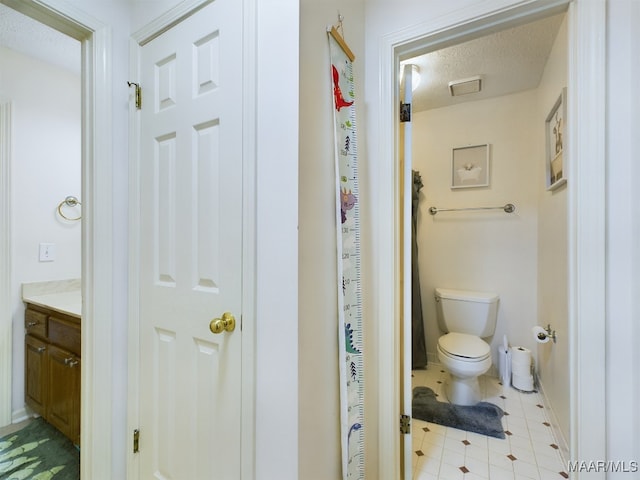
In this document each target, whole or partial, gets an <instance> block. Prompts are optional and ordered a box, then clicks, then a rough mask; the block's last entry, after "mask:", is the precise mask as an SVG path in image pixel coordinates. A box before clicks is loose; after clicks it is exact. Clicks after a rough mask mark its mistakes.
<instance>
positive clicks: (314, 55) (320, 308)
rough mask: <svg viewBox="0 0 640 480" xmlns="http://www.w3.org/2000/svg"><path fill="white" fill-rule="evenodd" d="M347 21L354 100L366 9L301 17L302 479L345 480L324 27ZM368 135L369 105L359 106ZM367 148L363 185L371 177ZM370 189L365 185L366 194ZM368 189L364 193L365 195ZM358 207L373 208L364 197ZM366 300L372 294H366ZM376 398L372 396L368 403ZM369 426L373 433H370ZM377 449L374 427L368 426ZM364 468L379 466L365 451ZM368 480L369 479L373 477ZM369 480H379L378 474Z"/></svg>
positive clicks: (332, 5)
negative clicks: (352, 56) (366, 112)
mask: <svg viewBox="0 0 640 480" xmlns="http://www.w3.org/2000/svg"><path fill="white" fill-rule="evenodd" d="M338 10H339V11H340V13H341V14H342V15H344V32H345V39H346V41H347V43H348V44H349V47H350V48H351V50H352V51H353V52H354V54H355V56H356V60H355V63H354V67H355V81H356V98H358V97H359V98H362V85H363V72H364V65H363V48H364V45H363V27H364V24H363V21H362V15H363V2H360V1H358V2H349V3H347V4H344V2H340V1H338V0H332V1H328V2H318V1H317V0H303V1H302V2H301V16H300V31H301V35H300V51H301V55H300V158H299V164H300V175H299V182H300V195H299V202H300V213H299V269H298V271H299V282H300V283H299V288H300V297H299V299H300V302H299V309H298V314H299V336H298V342H299V345H300V360H299V369H300V371H299V379H300V385H299V399H300V414H299V435H300V468H299V474H298V478H301V479H302V478H304V479H308V480H325V479H337V478H341V471H342V469H341V457H340V452H341V450H340V410H339V399H340V396H339V375H338V373H339V365H338V319H337V311H338V303H337V302H338V300H337V286H336V281H337V272H336V263H337V260H336V219H335V198H336V197H335V195H336V191H335V169H334V157H333V152H334V150H333V148H334V147H333V145H334V135H333V109H332V97H331V76H330V63H329V46H328V40H327V34H326V27H327V26H328V25H333V24H335V23H337V12H338ZM356 107H357V112H356V115H357V116H358V130H359V132H365V131H366V129H365V125H364V111H363V108H364V103H361V102H358V101H356ZM363 144H364V142H363V141H361V142H360V143H359V144H358V147H359V148H360V146H361V145H362V147H363V149H362V150H361V151H360V153H361V155H359V161H360V164H359V165H360V166H361V167H362V168H361V170H360V173H361V178H362V175H364V172H366V171H367V165H366V156H365V155H364V145H363ZM367 188H368V187H367V186H365V188H364V191H365V192H366V189H367ZM362 191H363V189H362V188H361V194H362ZM360 208H361V212H362V210H365V211H366V210H368V209H370V208H371V207H370V206H369V204H367V202H364V201H363V200H362V196H361V198H360ZM365 295H368V293H366V292H365ZM373 398H375V391H371V392H370V395H368V400H369V399H373ZM369 425H371V427H370V426H369ZM365 431H367V432H368V433H367V438H368V439H371V440H370V441H371V442H373V443H375V436H372V433H373V432H375V427H374V426H373V425H372V424H370V423H367V424H366V426H365ZM366 462H367V468H368V469H369V468H371V465H374V466H375V464H376V460H375V455H374V453H373V452H371V451H370V450H369V449H367V456H366ZM368 475H370V473H368ZM370 478H376V476H375V475H373V476H371V477H370Z"/></svg>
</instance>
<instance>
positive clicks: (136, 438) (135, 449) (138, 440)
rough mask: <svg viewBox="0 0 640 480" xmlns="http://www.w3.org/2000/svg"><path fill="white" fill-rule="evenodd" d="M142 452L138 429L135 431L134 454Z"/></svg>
mask: <svg viewBox="0 0 640 480" xmlns="http://www.w3.org/2000/svg"><path fill="white" fill-rule="evenodd" d="M139 451H140V430H138V429H137V428H136V429H135V430H134V431H133V453H138V452H139Z"/></svg>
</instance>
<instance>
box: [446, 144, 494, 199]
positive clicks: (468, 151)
mask: <svg viewBox="0 0 640 480" xmlns="http://www.w3.org/2000/svg"><path fill="white" fill-rule="evenodd" d="M488 186H489V144H488V143H485V144H483V145H473V146H470V147H460V148H454V149H453V158H452V160H451V188H474V187H488Z"/></svg>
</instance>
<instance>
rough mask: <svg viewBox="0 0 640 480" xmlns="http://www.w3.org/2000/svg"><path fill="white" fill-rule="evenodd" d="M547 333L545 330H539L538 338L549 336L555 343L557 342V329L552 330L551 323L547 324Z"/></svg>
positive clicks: (542, 338)
mask: <svg viewBox="0 0 640 480" xmlns="http://www.w3.org/2000/svg"><path fill="white" fill-rule="evenodd" d="M544 330H545V332H546V333H543V332H539V333H538V334H537V336H538V339H539V340H544V339H545V338H547V337H549V338H550V339H551V340H553V343H556V331H555V330H551V324H550V323H549V324H547V328H545V329H544Z"/></svg>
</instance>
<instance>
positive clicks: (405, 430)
mask: <svg viewBox="0 0 640 480" xmlns="http://www.w3.org/2000/svg"><path fill="white" fill-rule="evenodd" d="M400 433H402V434H403V435H408V434H410V433H411V415H400Z"/></svg>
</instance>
